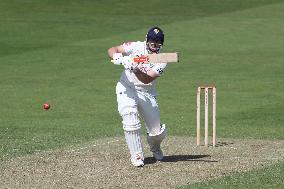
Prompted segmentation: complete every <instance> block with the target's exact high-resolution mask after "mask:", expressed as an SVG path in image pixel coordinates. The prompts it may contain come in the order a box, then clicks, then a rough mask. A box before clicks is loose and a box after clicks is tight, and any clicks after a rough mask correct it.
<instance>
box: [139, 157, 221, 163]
mask: <svg viewBox="0 0 284 189" xmlns="http://www.w3.org/2000/svg"><path fill="white" fill-rule="evenodd" d="M210 157H211V156H210V155H172V156H164V159H163V160H162V161H161V162H178V161H202V162H218V161H216V160H211V159H209V158H210ZM156 162H157V160H156V159H155V158H153V157H146V158H145V160H144V163H145V164H153V163H156Z"/></svg>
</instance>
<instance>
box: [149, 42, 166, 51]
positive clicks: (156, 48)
mask: <svg viewBox="0 0 284 189" xmlns="http://www.w3.org/2000/svg"><path fill="white" fill-rule="evenodd" d="M162 46H163V45H162V44H161V43H160V42H159V41H149V42H148V48H149V50H150V51H151V52H153V53H158V52H159V51H160V49H161V48H162Z"/></svg>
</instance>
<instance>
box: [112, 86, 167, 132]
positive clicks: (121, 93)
mask: <svg viewBox="0 0 284 189" xmlns="http://www.w3.org/2000/svg"><path fill="white" fill-rule="evenodd" d="M116 95H117V103H118V112H119V114H120V115H121V117H122V118H123V117H124V116H125V115H128V114H137V115H138V114H139V117H140V118H142V119H143V120H144V122H145V126H146V129H147V132H148V133H149V134H151V135H157V134H158V133H159V132H160V130H161V126H160V110H159V106H158V103H157V100H156V98H155V96H153V95H151V94H149V93H147V92H142V91H139V90H136V89H133V88H131V87H129V86H128V85H127V84H125V83H124V82H118V83H117V85H116Z"/></svg>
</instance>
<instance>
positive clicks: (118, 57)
mask: <svg viewBox="0 0 284 189" xmlns="http://www.w3.org/2000/svg"><path fill="white" fill-rule="evenodd" d="M112 59H113V60H112V62H113V63H114V64H115V65H122V64H123V60H124V59H123V55H122V53H114V54H113V57H112Z"/></svg>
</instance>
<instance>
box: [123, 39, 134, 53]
mask: <svg viewBox="0 0 284 189" xmlns="http://www.w3.org/2000/svg"><path fill="white" fill-rule="evenodd" d="M122 45H123V48H124V50H125V53H126V54H131V53H132V52H133V50H134V46H135V43H134V42H126V43H123V44H122Z"/></svg>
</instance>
